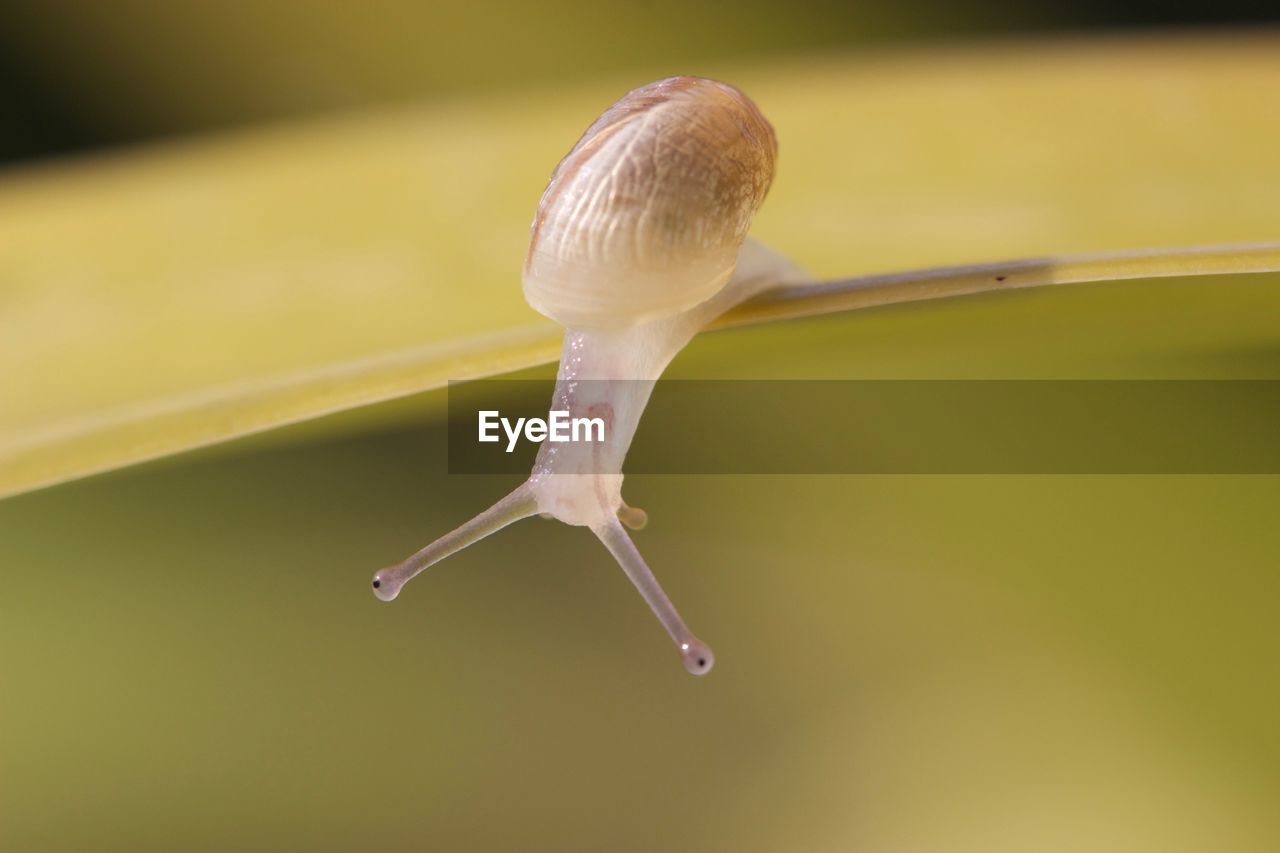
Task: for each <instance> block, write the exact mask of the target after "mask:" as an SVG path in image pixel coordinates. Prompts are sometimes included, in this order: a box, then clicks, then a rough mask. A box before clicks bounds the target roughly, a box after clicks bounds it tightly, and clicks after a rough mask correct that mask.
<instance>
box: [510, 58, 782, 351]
mask: <svg viewBox="0 0 1280 853" xmlns="http://www.w3.org/2000/svg"><path fill="white" fill-rule="evenodd" d="M776 157H777V140H776V139H775V137H774V133H773V128H772V127H771V126H770V124H769V122H768V121H767V120H766V119H765V118H764V116H763V115H761V113H760V110H759V109H758V108H757V107H756V105H755V104H754V103H753V102H752V101H751V100H750V99H749V98H748V97H747V96H746V95H744V94H742V93H741V92H740V91H738V90H737V89H735V88H734V87H732V86H729V85H727V84H724V83H718V82H716V81H713V80H706V79H703V78H699V77H670V78H667V79H665V80H659V81H657V82H655V83H650V84H649V85H647V86H642V87H641V88H639V89H634V90H632V91H631V92H628V93H627V94H626V95H624V96H623V97H622V99H621V100H619V101H618V102H617V103H615V104H614V105H613V106H611V107H610V108H609V109H608V110H606V111H605V112H604V114H603V115H601V116H600V118H598V119H596V121H595V122H594V123H593V124H592V125H591V126H590V127H589V128H587V130H586V132H585V133H584V134H583V135H582V138H580V139H579V140H578V142H577V144H576V145H574V147H573V149H572V150H570V151H569V153H568V154H567V155H566V156H565V158H564V159H563V160H561V161H560V164H559V165H558V166H557V167H556V169H555V171H554V172H553V173H552V175H551V180H550V181H549V183H548V184H547V188H546V190H545V191H544V192H543V194H542V199H541V201H540V202H539V204H538V212H537V215H536V216H535V218H534V221H533V233H532V238H531V240H530V245H529V254H528V257H527V259H526V261H525V268H524V292H525V298H526V299H527V300H528V302H529V304H530V305H532V306H533V307H534V308H535V309H537V310H538V311H540V312H542V313H543V314H546V315H547V316H549V317H551V318H553V319H555V320H557V321H558V322H560V323H561V324H562V325H565V326H571V327H600V328H608V327H617V326H629V325H634V324H636V323H640V322H644V321H647V320H651V319H655V318H658V317H662V316H667V315H670V314H675V313H678V312H680V311H684V310H687V309H688V308H691V307H693V306H694V305H697V304H698V303H700V302H703V301H705V300H706V299H708V298H709V297H710V296H712V295H713V294H714V293H716V291H718V290H719V289H720V287H721V286H722V285H723V284H724V282H725V281H727V280H728V278H729V276H730V274H731V273H732V272H733V267H734V264H735V262H736V260H737V255H738V250H739V248H740V247H741V245H742V241H743V239H744V238H745V237H746V234H747V229H748V228H749V227H750V225H751V220H752V217H754V215H755V212H756V210H757V209H759V207H760V204H761V203H762V202H763V201H764V197H765V195H766V193H767V192H768V190H769V185H770V183H771V182H772V180H773V170H774V161H775V159H776Z"/></svg>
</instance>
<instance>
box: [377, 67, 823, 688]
mask: <svg viewBox="0 0 1280 853" xmlns="http://www.w3.org/2000/svg"><path fill="white" fill-rule="evenodd" d="M776 158H777V142H776V139H775V137H774V132H773V128H772V127H771V126H770V124H769V122H768V121H767V120H765V118H764V116H763V115H762V114H761V113H760V111H759V109H758V108H757V107H756V105H755V104H754V103H753V102H752V101H751V100H750V99H749V98H747V97H746V95H744V94H742V93H741V92H740V91H738V90H737V89H735V88H733V87H732V86H729V85H727V84H724V83H719V82H715V81H712V80H706V79H703V78H698V77H671V78H667V79H665V80H659V81H657V82H655V83H651V84H649V85H647V86H643V87H641V88H639V89H634V90H632V91H631V92H629V93H627V94H626V95H624V96H623V97H622V98H621V99H620V100H619V101H617V102H616V103H615V104H613V106H611V107H610V108H609V109H607V110H606V111H605V112H604V113H603V114H602V115H601V116H600V117H599V118H598V119H597V120H596V121H595V122H594V123H592V125H591V126H590V127H589V128H587V131H586V132H585V133H584V134H583V135H582V137H581V138H580V139H579V140H578V142H577V144H576V145H574V146H573V148H572V149H571V150H570V151H569V153H568V154H567V155H566V156H565V157H564V159H563V160H561V161H560V163H559V165H558V166H557V167H556V169H555V171H554V172H553V173H552V176H551V179H550V181H549V182H548V184H547V187H546V190H545V191H544V192H543V194H542V198H541V200H540V202H539V204H538V210H537V214H536V215H535V217H534V221H533V225H532V229H531V232H532V233H531V237H530V244H529V252H528V255H527V257H526V260H525V265H524V272H523V287H524V294H525V298H526V300H527V301H528V302H529V304H530V305H531V306H532V307H533V308H534V309H536V310H538V311H539V312H541V313H543V314H545V315H547V316H548V317H550V318H552V319H553V320H556V321H557V322H558V323H560V324H561V325H563V326H564V327H565V336H564V344H563V347H562V351H561V358H560V366H559V370H558V372H557V376H556V388H555V391H554V394H553V399H552V407H551V408H552V409H553V410H556V411H568V412H569V413H570V414H571V415H572V416H579V415H587V416H599V417H601V418H602V419H603V420H604V421H605V422H606V424H607V426H606V428H605V430H604V440H603V442H601V443H600V444H597V445H593V446H591V447H590V448H589V449H584V448H582V447H568V446H566V445H560V444H553V443H551V442H546V443H544V444H543V445H542V446H541V448H540V450H539V452H538V456H537V459H536V461H535V463H534V466H533V471H532V472H531V474H530V476H529V479H528V480H526V481H525V482H524V483H522V484H521V485H520V486H519V487H517V488H516V489H515V490H514V491H512V492H511V493H510V494H509V495H507V496H506V497H505V498H503V499H502V500H500V501H498V503H496V504H494V505H493V506H492V507H490V508H489V509H488V510H485V511H484V512H482V513H480V515H478V516H476V517H475V518H473V519H472V520H471V521H468V522H467V523H466V524H464V525H462V526H461V527H459V528H457V529H456V530H454V531H452V532H450V533H448V534H446V535H445V536H443V537H441V538H440V539H438V540H437V541H435V542H433V543H432V544H431V545H428V546H427V547H426V548H424V549H422V550H421V551H419V552H418V553H416V554H414V555H413V556H411V557H409V558H408V559H407V560H405V561H404V562H402V563H399V564H397V565H395V566H391V567H389V568H386V569H383V570H381V571H379V572H378V573H377V574H375V575H374V579H373V587H374V592H375V593H376V594H377V595H378V597H379V598H382V599H383V600H386V601H390V600H391V599H393V598H395V597H396V596H397V595H398V594H399V592H400V590H401V588H402V587H403V586H404V584H405V583H407V582H408V581H409V580H410V579H411V578H413V577H414V576H415V575H417V574H418V573H419V572H421V571H422V570H423V569H425V568H427V567H428V566H430V565H432V564H433V563H435V562H438V561H439V560H441V559H443V558H444V557H446V556H448V555H449V554H452V553H454V552H456V551H458V550H460V549H461V548H464V547H466V546H467V545H469V544H471V543H472V542H475V541H477V540H478V539H480V538H483V537H484V536H487V535H489V534H490V533H493V532H494V531H496V530H499V529H501V528H502V527H505V526H506V525H508V524H510V523H512V522H514V521H517V520H519V519H521V518H526V517H528V516H531V515H535V514H539V515H544V516H549V517H553V518H556V519H558V520H560V521H563V522H565V523H567V524H571V525H577V526H583V527H588V528H589V529H591V531H592V532H593V533H595V534H596V536H597V537H598V538H599V539H600V540H601V541H602V542H603V543H604V544H605V546H606V547H607V548H608V549H609V551H610V552H611V553H612V554H613V555H614V557H615V559H617V561H618V563H619V564H620V565H621V566H622V568H623V570H624V571H625V572H626V574H627V576H628V577H629V578H630V579H631V581H632V582H633V583H634V584H635V586H636V588H637V589H638V590H639V591H640V593H641V595H642V596H643V597H644V598H645V600H646V602H648V604H649V606H650V607H651V608H652V609H653V611H654V613H655V615H657V617H658V619H659V620H660V621H661V622H662V624H663V626H664V627H665V628H666V629H667V632H668V633H669V634H670V635H671V637H672V639H673V640H674V641H675V643H676V645H677V648H678V649H679V651H680V653H681V658H682V660H683V662H684V666H685V668H686V669H687V670H688V671H689V672H691V673H693V674H695V675H702V674H705V673H706V672H708V671H710V669H711V666H712V664H713V662H714V657H713V655H712V653H711V649H710V648H709V647H708V646H707V645H706V644H705V643H702V642H701V641H700V640H698V639H697V637H695V636H694V635H693V633H692V632H691V631H689V629H688V627H687V626H686V625H685V624H684V621H683V620H682V619H681V618H680V615H679V614H678V613H677V611H676V609H675V607H674V606H673V605H672V604H671V602H670V600H669V599H668V598H667V596H666V594H665V593H664V592H663V591H662V588H661V586H660V585H659V584H658V582H657V580H656V579H655V578H654V576H653V573H652V572H651V571H650V570H649V567H648V566H647V565H646V564H645V562H644V559H643V558H642V557H641V556H640V553H639V551H638V550H637V549H636V547H635V545H634V543H633V542H632V540H631V538H630V536H629V535H628V533H627V532H626V530H625V529H624V526H623V525H624V523H625V524H626V525H627V526H630V527H632V528H638V527H640V526H643V524H644V523H645V520H646V518H647V517H646V515H645V513H644V512H643V511H641V510H638V509H635V508H633V507H629V506H627V504H626V503H625V502H624V501H623V499H622V481H623V474H622V464H623V461H624V460H625V457H626V453H627V449H628V448H629V447H630V444H631V440H632V438H633V436H634V435H635V430H636V427H637V426H638V424H639V420H640V416H641V414H642V413H643V411H644V408H645V405H646V404H647V402H648V400H649V396H650V394H651V392H652V390H653V386H654V384H655V383H656V382H657V380H658V378H659V377H660V376H661V374H662V372H663V370H664V369H665V368H666V366H667V365H668V364H669V363H670V361H671V359H672V358H674V357H675V355H676V354H677V353H678V352H679V351H680V350H681V349H682V348H683V347H684V346H685V345H686V344H687V343H688V342H689V341H690V340H691V339H692V338H693V336H694V335H696V334H697V333H698V332H699V331H700V330H701V329H702V328H704V327H705V326H706V325H707V323H709V322H710V321H711V320H713V319H714V318H715V317H717V316H719V315H720V314H722V313H724V312H725V311H727V310H728V309H729V308H732V307H733V306H734V305H737V304H739V303H741V302H743V301H745V300H746V299H749V298H751V297H752V296H754V295H756V294H757V293H760V292H761V291H762V290H764V289H767V288H769V287H773V286H777V285H779V284H783V283H793V282H799V281H803V280H805V277H804V276H803V274H801V273H799V271H798V270H797V269H796V268H795V267H794V266H793V265H791V264H790V263H789V262H788V261H787V260H786V259H785V258H783V257H782V256H781V255H778V254H776V253H773V252H772V251H770V250H768V249H766V248H764V247H763V246H761V245H759V244H758V243H755V242H753V241H750V240H748V239H747V231H748V229H749V227H750V225H751V220H752V218H753V217H754V216H755V213H756V211H757V210H758V209H759V207H760V205H761V203H762V202H763V201H764V198H765V195H766V194H767V193H768V191H769V186H770V184H771V183H772V180H773V172H774V164H775V160H776Z"/></svg>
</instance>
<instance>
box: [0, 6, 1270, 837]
mask: <svg viewBox="0 0 1280 853" xmlns="http://www.w3.org/2000/svg"><path fill="white" fill-rule="evenodd" d="M1175 14H1176V15H1178V17H1176V18H1175V17H1173V16H1174V15H1175ZM1258 17H1260V14H1259V13H1258V12H1257V11H1256V10H1254V9H1252V8H1250V7H1248V6H1247V5H1246V4H1243V3H1240V4H1233V3H1229V2H1228V3H1220V4H1216V5H1215V7H1214V9H1213V11H1212V12H1205V13H1204V14H1203V15H1200V14H1196V13H1193V12H1182V13H1175V12H1173V11H1171V10H1169V9H1168V8H1167V7H1162V6H1157V5H1156V4H1102V3H1073V4H1058V3H1054V4H1047V3H1046V4H1035V3H1032V4H1023V5H1021V6H1018V7H1010V6H1008V5H1007V4H997V3H988V2H980V1H979V2H970V3H941V2H921V0H915V2H904V3H896V4H893V5H891V6H883V7H878V8H864V7H859V6H855V5H852V4H840V3H826V2H796V3H788V4H776V3H771V4H765V3H734V4H728V3H724V4H717V3H712V4H689V3H683V4H678V3H671V2H665V0H653V2H647V3H634V4H608V5H606V4H585V3H571V2H567V0H562V1H561V2H552V3H547V4H539V5H538V6H537V7H536V9H535V8H533V7H532V6H531V5H530V4H517V3H497V4H483V3H478V4H468V5H464V6H454V7H446V6H435V5H427V4H414V3H407V2H383V3H374V4H366V5H361V6H357V5H355V4H340V3H322V2H315V3H294V2H288V3H270V4H248V3H217V4H215V3H208V4H194V3H193V4H162V3H158V2H153V3H144V2H140V0H132V2H125V1H124V0H117V2H114V3H111V4H92V3H88V2H83V3H72V2H61V3H59V2H45V3H35V2H30V3H27V2H8V3H6V4H5V5H4V7H3V10H2V11H0V71H3V74H2V75H0V78H2V80H3V82H2V83H0V92H2V94H0V115H2V118H0V122H2V126H3V128H4V132H3V134H0V137H2V138H3V150H2V153H3V156H4V157H5V158H6V160H7V161H8V168H9V169H10V170H12V171H13V172H14V173H17V172H20V171H23V170H27V169H29V168H31V167H32V164H34V163H36V162H37V161H39V160H41V159H43V158H47V157H51V156H70V155H74V156H77V157H83V158H86V161H87V160H88V159H90V158H92V157H93V156H94V155H95V153H97V152H98V151H99V150H100V149H103V148H110V147H114V146H121V145H137V144H141V143H155V142H158V141H160V140H163V139H166V138H168V137H171V136H174V135H181V134H201V133H209V132H229V131H231V130H232V129H234V128H238V127H247V126H250V125H256V124H260V123H263V122H284V121H287V120H291V119H295V118H298V117H302V116H307V115H314V114H317V113H322V112H333V111H346V110H353V109H368V108H377V109H383V108H391V107H393V106H394V105H396V104H403V103H405V102H408V101H413V102H414V103H420V104H426V105H427V106H428V108H429V107H430V105H431V104H434V103H456V102H459V101H463V102H465V101H466V99H467V98H469V97H471V96H472V95H473V94H475V93H477V92H481V91H488V90H496V91H506V92H519V91H523V90H525V89H531V90H541V91H545V90H546V89H548V88H554V87H556V86H557V85H560V84H564V85H570V84H571V83H572V82H574V81H577V80H581V79H586V78H591V77H593V76H595V75H599V74H608V75H611V76H612V77H617V78H619V79H621V78H623V77H629V76H634V78H635V79H636V80H637V81H642V80H647V79H650V78H652V77H655V76H660V75H665V74H668V73H672V72H673V71H677V70H679V71H692V72H696V73H708V74H715V73H717V70H718V69H732V68H735V67H746V66H750V65H752V63H756V62H761V61H768V62H785V61H787V60H788V58H792V57H806V56H812V55H817V56H828V55H830V56H838V55H840V54H841V53H842V52H846V51H859V50H862V49H864V48H865V49H875V50H891V49H895V48H896V47H897V46H913V48H914V49H919V50H924V51H927V50H930V49H932V46H933V45H935V44H937V43H939V42H940V41H941V42H948V41H952V40H965V39H981V38H990V37H993V36H999V37H1000V38H1016V37H1020V36H1022V35H1025V34H1043V33H1046V32H1061V31H1064V30H1090V29H1095V28H1105V27H1114V26H1142V27H1147V26H1162V25H1167V24H1176V23H1206V22H1208V23H1219V24H1221V23H1236V24H1239V23H1240V22H1244V21H1250V20H1255V19H1256V18H1258ZM1264 106H1265V105H1264ZM590 118H591V116H583V117H582V121H581V124H582V125H584V126H585V124H586V123H587V122H588V121H589V120H590ZM569 130H570V131H576V130H578V128H571V129H569ZM550 166H551V164H550V163H548V164H547V167H548V169H549V168H550ZM37 168H38V167H37ZM335 168H340V164H335ZM533 202H534V199H532V198H531V199H530V200H529V204H530V209H532V204H533ZM928 240H929V235H928V234H927V233H925V234H921V241H922V242H927V241H928ZM3 241H4V235H3V234H0V251H2V250H3V245H4V243H3ZM71 250H73V247H72V249H71ZM518 263H519V258H518V257H513V258H512V259H511V267H512V269H513V270H514V269H516V268H517V265H518ZM511 286H512V287H513V288H514V287H515V286H516V285H515V277H514V275H513V277H512V284H511ZM1277 317H1280V276H1277V275H1274V274H1267V275H1250V276H1237V277H1223V278H1215V279H1207V280H1179V281H1174V282H1151V281H1145V282H1144V281H1139V282H1132V283H1125V284H1106V285H1101V284H1100V285H1084V286H1080V287H1073V288H1063V289H1053V290H1049V291H1042V292H1027V293H1019V294H1001V295H992V296H988V297H980V298H974V299H970V300H962V301H958V302H957V301H951V302H948V303H939V304H925V305H914V306H897V307H892V308H883V309H875V310H872V311H867V312H861V313H857V314H847V315H840V316H830V317H824V318H817V319H813V320H807V321H803V322H795V323H787V324H778V325H774V326H765V327H758V328H750V329H739V330H733V331H728V332H722V333H716V334H713V335H708V336H704V337H702V338H699V339H698V340H696V341H695V342H694V344H693V345H692V346H691V347H690V349H689V350H688V351H687V352H686V353H684V354H683V355H682V356H681V357H680V359H679V360H678V361H677V363H676V364H675V365H674V368H673V374H674V375H680V376H686V377H697V376H714V377H720V378H734V377H739V376H741V377H751V378H760V377H762V376H772V377H785V376H794V377H797V378H839V377H858V378H888V377H916V378H944V377H966V378H1006V377H1007V378H1041V377H1044V378H1054V377H1073V378H1094V377H1096V378H1116V377H1125V378H1143V377H1162V378H1271V379H1280V327H1278V324H1277V322H1276V318H1277ZM5 369H6V370H19V369H21V365H13V364H8V365H5ZM535 373H536V371H535ZM542 373H543V375H545V373H546V370H543V371H542ZM441 394H442V392H431V393H429V394H424V395H418V396H415V397H413V398H410V399H408V400H405V401H400V402H396V403H390V404H383V406H381V407H380V409H381V411H380V412H373V413H370V412H367V411H366V412H355V413H348V414H339V415H334V416H331V417H330V418H327V419H326V420H325V422H323V423H320V424H303V425H299V426H295V427H289V428H285V429H282V430H278V431H275V432H273V433H270V434H267V435H265V436H260V437H256V438H250V439H242V440H239V441H236V442H232V443H229V444H226V445H222V446H218V447H214V448H209V449H205V450H201V451H196V452H192V453H188V454H184V455H182V456H179V457H175V458H171V459H168V460H164V461H161V462H154V463H149V464H146V465H142V466H138V467H135V468H131V469H127V470H124V471H120V472H116V473H112V474H107V475H103V476H98V477H94V478H91V479H88V480H83V481H79V482H74V483H70V484H66V485H62V486H58V487H55V488H52V489H46V490H43V491H38V492H34V493H31V494H27V495H22V496H18V497H15V498H10V499H7V500H4V501H3V502H0V849H3V850H5V851H9V850H15V851H26V850H34V851H42V850H175V849H180V850H226V849H238V850H282V849H307V850H322V851H327V850H333V851H338V850H367V849H382V850H495V851H504V850H510V851H526V850H552V851H572V850H584V851H585V850H627V851H631V850H634V851H649V850H654V849H668V850H708V851H710V850H716V851H718V850H725V851H730V850H732V851H748V850H751V851H754V850H760V851H773V850H841V851H843V850H873V851H931V850H937V851H942V850H946V851H1002V850H1008V851H1027V850H1044V851H1049V850H1088V851H1113V850H1114V851H1135V850H1144V851H1145V850H1150V851H1162V853H1164V851H1203V850H1232V851H1271V850H1275V849H1277V848H1280V817H1278V816H1277V815H1276V813H1275V803H1276V801H1277V798H1278V797H1280V729H1278V728H1277V725H1276V709H1277V707H1280V627H1277V620H1276V619H1275V616H1274V604H1275V602H1276V601H1277V597H1278V595H1280V577H1278V576H1277V572H1276V567H1277V565H1278V564H1280V525H1277V524H1276V522H1275V519H1276V507H1277V506H1278V505H1280V504H1278V501H1280V478H1276V477H927V476H919V477H701V478H695V477H648V478H631V479H629V480H628V482H627V496H628V499H629V500H630V501H631V502H632V503H634V504H636V505H638V506H641V507H643V508H645V509H647V510H648V511H649V513H650V517H651V523H650V526H649V528H647V529H646V530H645V531H643V532H642V533H639V534H637V541H638V544H639V546H640V548H641V549H642V551H643V552H644V553H645V555H646V557H647V558H648V560H649V561H650V563H651V564H652V565H653V567H654V569H655V572H656V573H657V574H658V575H659V577H660V578H661V579H662V580H663V582H664V584H665V585H666V587H667V589H668V591H669V592H670V593H671V595H672V598H673V599H674V600H675V601H676V603H677V604H678V606H679V607H680V608H681V610H682V612H683V613H684V615H685V616H686V617H687V618H688V620H689V622H690V624H691V626H692V627H693V628H694V629H695V630H696V631H697V632H698V633H699V634H700V635H701V636H703V637H704V638H705V639H707V640H708V641H709V642H710V643H711V644H712V645H713V646H714V648H715V649H716V651H717V654H718V663H717V668H716V670H715V672H714V673H712V674H711V675H710V676H709V677H707V678H706V679H702V680H695V679H691V678H690V677H689V676H687V675H686V674H685V673H684V672H683V670H682V669H681V667H680V666H679V662H678V659H677V657H676V655H675V654H674V652H673V650H672V649H671V647H670V643H669V641H668V640H667V638H666V637H665V636H664V635H663V633H662V631H661V629H660V628H659V626H658V625H657V624H656V622H655V621H654V620H653V617H652V616H651V615H650V614H649V612H648V611H647V609H646V608H645V607H644V606H643V604H642V602H641V601H640V600H639V598H638V597H637V596H636V594H635V593H634V591H633V590H632V588H631V587H630V585H629V584H628V583H627V581H626V580H625V578H624V577H623V576H622V574H621V573H620V572H619V571H618V570H617V568H616V567H615V566H614V565H613V563H612V561H611V559H610V558H609V557H608V555H607V554H606V552H605V551H604V549H603V548H602V547H601V546H600V545H599V544H598V543H597V542H596V541H595V540H594V539H593V538H592V537H591V536H589V535H588V534H586V533H585V532H584V531H581V530H574V529H570V528H567V527H563V526H559V525H551V524H546V523H542V522H540V521H528V522H524V523H522V524H520V525H517V526H515V527H513V528H511V529H510V530H508V531H505V532H503V533H502V534H501V535H499V536H496V537H494V538H492V539H491V540H487V541H485V542H483V543H480V544H478V545H476V546H475V547H473V548H472V549H469V550H468V551H466V552H464V553H462V554H459V555H457V556H455V557H454V558H452V559H450V560H449V561H448V562H446V563H443V564H441V565H440V566H438V567H436V568H434V569H433V570H431V571H430V572H429V573H428V574H426V575H424V576H423V577H421V578H419V579H418V580H416V581H415V582H414V583H413V584H411V585H410V586H409V587H408V589H407V590H406V592H405V594H404V595H403V596H402V597H401V599H400V600H398V601H397V602H396V603H395V604H393V605H390V606H388V605H383V604H381V603H379V602H377V601H376V600H375V599H374V598H373V597H372V595H371V594H370V593H369V590H368V580H369V576H370V574H371V572H372V571H373V570H374V569H376V568H377V567H379V566H382V565H385V564H388V563H391V562H394V561H397V560H399V559H401V558H402V557H404V556H405V555H407V554H408V553H410V552H412V551H414V550H415V549H417V548H418V547H420V546H422V545H424V544H426V543H427V542H428V541H429V540H431V539H433V538H434V537H435V536H437V535H439V534H440V533H442V532H444V531H446V530H448V529H450V528H451V527H453V526H455V525H457V524H458V523H460V522H461V521H463V520H465V519H466V518H468V517H470V516H471V515H472V514H474V513H475V512H476V511H478V510H479V509H481V508H483V507H484V506H487V505H488V504H489V503H491V502H492V501H493V500H494V499H495V498H497V497H498V496H500V495H501V494H504V493H505V492H506V491H508V490H509V489H510V488H511V487H512V486H513V485H514V483H513V482H512V481H510V480H509V479H508V478H475V477H471V478H468V477H450V476H448V475H447V474H446V473H445V470H444V464H445V455H444V453H445V451H444V433H443V424H442V423H440V422H439V420H438V416H439V414H440V412H441V411H442V409H443V407H442V405H441ZM762 411H765V412H767V401H762ZM851 416H856V413H851ZM641 429H642V430H643V426H642V427H641ZM734 440H735V441H737V442H740V443H741V447H742V452H744V453H750V452H761V451H760V449H759V448H758V447H757V446H756V443H755V442H754V440H753V433H752V428H751V425H750V424H743V425H741V429H740V430H739V431H738V432H737V433H736V435H735V437H734Z"/></svg>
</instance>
